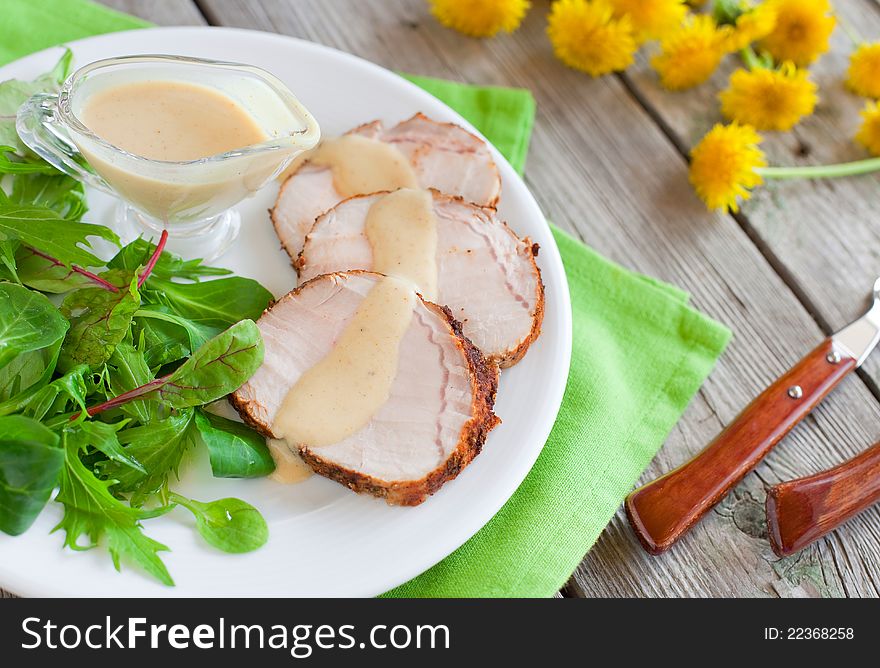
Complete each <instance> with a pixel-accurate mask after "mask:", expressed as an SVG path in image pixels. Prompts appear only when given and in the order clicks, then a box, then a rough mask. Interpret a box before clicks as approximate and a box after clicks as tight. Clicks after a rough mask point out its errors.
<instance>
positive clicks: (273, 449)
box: [266, 438, 312, 483]
mask: <svg viewBox="0 0 880 668" xmlns="http://www.w3.org/2000/svg"><path fill="white" fill-rule="evenodd" d="M266 445H267V446H269V454H271V455H272V459H274V460H275V470H274V471H273V472H272V473H271V475H269V478H271V479H272V480H274V481H275V482H281V483H294V482H302V481H303V480H305V479H306V478H309V477H311V475H312V469H310V468H309V465H308V464H306V463H305V462H304V461H303V460H302V457H300V456H299V454H298V453H297V452H294V451H293V450H291V449H290V447H289V446H288V445H287V443H286V442H285V441H282V440H280V439H277V438H267V439H266Z"/></svg>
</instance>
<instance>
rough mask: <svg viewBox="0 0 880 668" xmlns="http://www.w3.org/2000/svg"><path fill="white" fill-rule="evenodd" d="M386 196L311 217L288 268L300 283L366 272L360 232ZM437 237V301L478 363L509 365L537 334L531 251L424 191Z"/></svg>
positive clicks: (472, 212)
mask: <svg viewBox="0 0 880 668" xmlns="http://www.w3.org/2000/svg"><path fill="white" fill-rule="evenodd" d="M386 194H387V193H374V194H372V195H362V196H359V197H353V198H351V199H348V200H345V201H343V202H341V203H340V204H338V205H337V206H335V207H334V208H332V209H330V210H329V211H328V212H327V213H324V214H322V215H321V216H319V217H318V219H317V221H316V222H315V225H314V226H313V227H312V230H311V231H310V232H309V234H308V236H306V240H305V245H304V246H303V250H302V252H301V253H300V255H299V257H298V258H297V260H296V262H295V264H294V266H295V267H296V268H297V270H298V271H299V275H300V281H301V282H304V281H308V280H311V279H312V278H314V277H315V276H319V275H321V274H326V273H330V272H333V271H340V270H347V269H365V270H373V269H375V267H374V266H373V249H372V247H371V245H370V242H369V240H368V238H367V234H366V232H365V227H366V222H367V216H368V214H369V212H370V209H371V207H372V206H373V205H374V204H375V203H376V202H377V201H380V200H381V199H382V198H384V197H385V196H386ZM431 195H432V198H433V212H434V219H435V220H436V230H437V255H436V258H437V259H436V262H437V280H436V294H435V295H433V296H432V299H434V301H436V302H437V303H438V304H443V305H445V306H447V307H449V309H450V311H451V312H452V315H453V316H454V317H455V319H456V320H458V321H459V322H461V323H462V331H463V332H464V335H465V336H467V337H468V338H469V339H470V340H471V341H472V342H473V343H474V345H476V346H477V348H479V349H480V351H482V353H483V355H485V356H486V358H488V359H489V361H491V362H495V363H497V364H499V365H500V366H502V367H507V366H511V365H513V364H516V362H518V361H519V360H520V359H522V357H523V355H525V353H526V350H527V349H528V347H529V345H530V344H531V343H532V341H534V340H535V339H537V338H538V335H539V334H540V333H541V321H542V319H543V316H544V286H543V284H542V282H541V272H540V270H539V269H538V266H537V264H536V263H535V255H536V254H537V252H538V247H537V245H536V244H532V243H531V241H529V240H528V239H520V238H519V237H517V236H516V235H515V234H514V233H513V232H512V231H511V230H510V228H509V227H507V225H506V224H505V223H503V222H501V221H500V220H499V219H498V217H497V216H496V214H495V210H494V209H491V208H486V207H479V206H476V205H474V204H470V203H467V202H465V201H463V200H462V199H461V198H457V197H451V196H449V195H444V194H441V193H439V192H437V191H436V190H435V191H431Z"/></svg>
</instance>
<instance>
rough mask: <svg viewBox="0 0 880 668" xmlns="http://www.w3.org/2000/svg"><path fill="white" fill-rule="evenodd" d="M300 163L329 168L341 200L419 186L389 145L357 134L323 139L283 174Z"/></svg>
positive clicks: (403, 157)
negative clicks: (306, 161) (307, 162)
mask: <svg viewBox="0 0 880 668" xmlns="http://www.w3.org/2000/svg"><path fill="white" fill-rule="evenodd" d="M304 160H308V161H309V162H310V163H311V164H313V165H318V166H320V167H329V168H330V169H331V170H332V171H333V185H334V187H335V188H336V191H337V192H338V193H339V194H340V195H342V197H343V198H348V197H353V196H355V195H364V194H367V193H375V192H379V191H380V190H397V189H398V188H418V187H419V183H418V179H417V178H416V174H415V172H414V171H413V168H412V166H411V165H410V164H409V160H407V157H406V156H405V155H404V154H403V153H401V152H400V151H398V150H397V149H396V148H395V147H394V146H392V145H391V144H387V143H385V142H383V141H379V140H378V139H370V138H368V137H362V136H361V135H354V134H351V135H342V136H341V137H333V138H332V139H325V140H324V141H322V142H321V143H320V144H319V145H318V147H317V148H314V149H312V150H311V151H309V152H308V153H305V154H303V155H301V156H299V157H297V159H296V160H295V161H294V164H293V165H291V167H289V168H288V169H287V172H288V173H292V172H293V171H295V170H296V169H297V168H298V166H299V165H301V164H302V161H304Z"/></svg>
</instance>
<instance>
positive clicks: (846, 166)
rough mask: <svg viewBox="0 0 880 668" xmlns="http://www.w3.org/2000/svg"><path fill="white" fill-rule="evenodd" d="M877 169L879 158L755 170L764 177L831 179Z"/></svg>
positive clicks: (876, 170) (879, 166) (879, 169)
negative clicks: (833, 163) (834, 163)
mask: <svg viewBox="0 0 880 668" xmlns="http://www.w3.org/2000/svg"><path fill="white" fill-rule="evenodd" d="M878 171H880V158H869V159H867V160H856V161H855V162H842V163H839V164H836V165H810V166H809V167H758V168H757V169H755V172H756V173H757V174H760V175H761V176H763V177H764V178H765V179H833V178H837V177H840V176H857V175H859V174H870V173H872V172H878Z"/></svg>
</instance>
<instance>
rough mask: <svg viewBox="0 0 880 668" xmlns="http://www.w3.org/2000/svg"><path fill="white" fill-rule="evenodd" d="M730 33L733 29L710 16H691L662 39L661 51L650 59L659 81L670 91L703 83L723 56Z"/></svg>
mask: <svg viewBox="0 0 880 668" xmlns="http://www.w3.org/2000/svg"><path fill="white" fill-rule="evenodd" d="M729 34H730V28H729V27H728V26H722V27H721V28H719V27H718V26H717V25H715V20H714V19H713V18H712V17H711V16H708V15H706V14H700V15H698V16H692V17H690V18H689V19H688V20H687V21H686V22H685V23H684V25H682V26H681V28H679V29H678V30H677V31H675V32H674V33H672V34H670V35H668V36H666V37H664V38H663V39H662V40H661V41H660V53H658V54H657V55H656V56H654V57H653V58H652V59H651V66H652V67H653V68H654V69H655V70H657V73H658V74H659V75H660V83H661V84H663V85H664V86H665V87H666V88H669V89H670V90H682V89H684V88H690V87H692V86H696V85H697V84H701V83H703V82H704V81H705V80H706V79H708V78H709V77H710V76H712V73H713V72H714V71H715V70H716V69H717V68H718V65H719V63H720V62H721V59H722V58H723V57H724V54H725V52H726V45H725V43H726V41H727V39H728V37H729Z"/></svg>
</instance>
